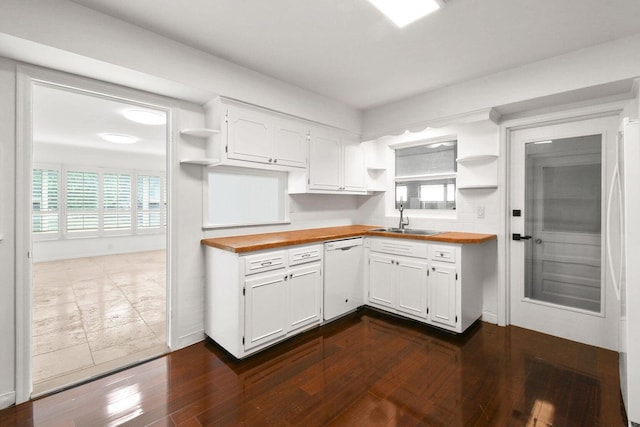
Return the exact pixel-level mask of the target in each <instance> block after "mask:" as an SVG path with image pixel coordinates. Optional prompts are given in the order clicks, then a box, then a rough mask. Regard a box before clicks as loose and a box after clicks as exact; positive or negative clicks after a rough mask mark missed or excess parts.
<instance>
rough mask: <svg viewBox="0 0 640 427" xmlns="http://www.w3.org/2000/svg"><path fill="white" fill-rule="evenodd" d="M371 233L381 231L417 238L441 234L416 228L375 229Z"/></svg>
mask: <svg viewBox="0 0 640 427" xmlns="http://www.w3.org/2000/svg"><path fill="white" fill-rule="evenodd" d="M371 231H382V232H385V233H398V234H415V235H418V236H435V235H436V234H441V233H442V231H435V230H420V229H417V228H394V227H390V228H376V229H375V230H371Z"/></svg>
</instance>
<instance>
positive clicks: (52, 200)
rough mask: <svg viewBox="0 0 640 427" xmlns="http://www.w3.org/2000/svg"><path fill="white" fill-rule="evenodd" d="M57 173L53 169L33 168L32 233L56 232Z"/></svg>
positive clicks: (57, 208)
mask: <svg viewBox="0 0 640 427" xmlns="http://www.w3.org/2000/svg"><path fill="white" fill-rule="evenodd" d="M58 179H59V173H58V171H57V170H55V169H33V176H32V189H31V198H32V199H31V202H32V211H33V214H32V217H31V229H32V231H33V232H34V233H52V232H58V231H59V229H60V226H59V211H58V210H59V207H58V206H59V205H58V203H59V198H60V196H59V182H58Z"/></svg>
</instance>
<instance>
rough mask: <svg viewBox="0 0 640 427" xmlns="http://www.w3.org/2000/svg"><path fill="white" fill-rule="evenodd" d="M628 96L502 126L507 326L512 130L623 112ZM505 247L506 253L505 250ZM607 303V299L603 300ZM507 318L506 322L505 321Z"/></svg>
mask: <svg viewBox="0 0 640 427" xmlns="http://www.w3.org/2000/svg"><path fill="white" fill-rule="evenodd" d="M627 103H628V100H620V101H614V102H607V103H603V104H597V105H591V106H587V107H580V108H570V109H567V110H563V111H558V112H553V113H547V114H542V115H537V116H530V117H524V118H520V119H513V120H508V121H505V122H504V123H502V124H501V126H500V152H501V153H503V155H502V159H501V161H500V169H501V170H500V172H499V178H501V179H503V182H502V183H501V185H500V188H501V191H502V195H501V197H500V205H501V211H502V215H503V218H501V221H502V225H503V231H502V233H501V234H502V244H500V235H499V236H498V241H499V243H498V259H499V260H500V259H503V260H504V262H505V264H504V265H503V266H502V268H499V271H498V324H499V325H501V326H506V325H510V324H511V318H510V312H511V306H510V301H511V295H510V286H508V281H509V277H510V274H511V267H510V265H511V253H510V251H509V242H510V237H509V236H511V221H510V218H511V215H510V212H509V211H510V207H511V201H510V200H509V195H510V194H511V179H510V175H511V171H510V169H509V164H510V158H511V150H510V146H511V134H512V133H513V132H514V131H517V130H521V129H527V128H533V127H542V126H549V125H554V124H561V123H568V122H575V121H580V120H588V119H595V118H600V117H611V116H616V115H619V114H620V113H622V112H623V111H624V110H625V107H626V106H627ZM501 249H502V254H501ZM603 307H604V303H603ZM502 320H504V325H502V323H501V321H502Z"/></svg>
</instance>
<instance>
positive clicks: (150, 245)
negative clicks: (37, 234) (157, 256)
mask: <svg viewBox="0 0 640 427" xmlns="http://www.w3.org/2000/svg"><path fill="white" fill-rule="evenodd" d="M33 161H34V163H36V164H37V163H45V164H53V165H68V166H89V167H104V168H112V169H126V170H137V171H160V172H162V173H165V170H166V164H167V163H166V157H165V156H161V155H155V154H150V153H135V152H123V151H115V150H100V149H95V148H89V147H76V146H70V145H62V144H52V143H46V142H43V141H34V144H33ZM165 247H166V234H165V233H156V234H140V235H135V236H104V237H90V238H72V239H56V240H35V241H34V242H33V262H44V261H52V260H59V259H69V258H79V257H87V256H99V255H110V254H118V253H127V252H140V251H151V250H158V249H164V248H165Z"/></svg>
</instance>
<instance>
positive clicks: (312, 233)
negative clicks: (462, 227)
mask: <svg viewBox="0 0 640 427" xmlns="http://www.w3.org/2000/svg"><path fill="white" fill-rule="evenodd" d="M377 228H381V227H379V226H374V225H346V226H342V227H327V228H311V229H307V230H295V231H282V232H277V233H264V234H248V235H245V236H231V237H216V238H211V239H202V241H201V243H202V244H203V245H206V246H211V247H213V248H218V249H223V250H226V251H229V252H236V253H243V252H252V251H260V250H263V249H273V248H279V247H282V246H292V245H301V244H305V243H314V242H324V241H327V240H336V239H345V238H349V237H358V236H363V235H368V236H379V237H392V238H398V239H413V240H429V241H432V242H441V243H463V244H468V243H483V242H488V241H489V240H493V239H495V238H496V235H495V234H479V233H460V232H453V231H451V232H443V233H440V234H436V235H434V236H420V235H408V234H397V233H387V232H384V231H372V230H375V229H377Z"/></svg>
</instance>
